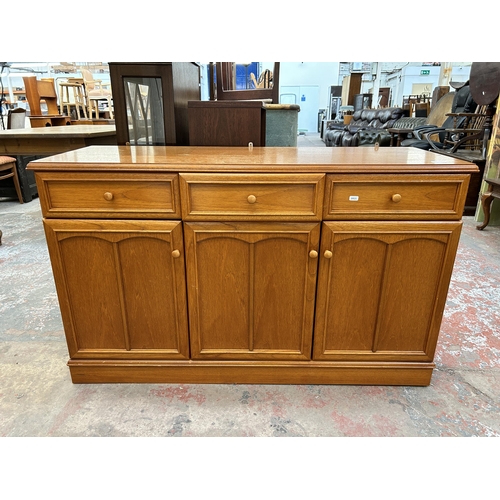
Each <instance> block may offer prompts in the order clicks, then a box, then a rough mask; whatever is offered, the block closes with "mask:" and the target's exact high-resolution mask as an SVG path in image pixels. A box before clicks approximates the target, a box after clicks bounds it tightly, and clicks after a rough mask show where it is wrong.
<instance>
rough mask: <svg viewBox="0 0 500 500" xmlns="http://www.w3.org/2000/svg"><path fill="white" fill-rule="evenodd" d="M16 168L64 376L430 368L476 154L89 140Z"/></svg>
mask: <svg viewBox="0 0 500 500" xmlns="http://www.w3.org/2000/svg"><path fill="white" fill-rule="evenodd" d="M29 168H30V169H32V170H33V171H34V172H35V175H36V181H37V186H38V192H39V196H40V203H41V208H42V214H43V224H44V227H45V232H46V238H47V243H48V249H49V253H50V259H51V263H52V268H53V273H54V279H55V284H56V288H57V293H58V297H59V304H60V309H61V314H62V320H63V324H64V330H65V334H66V339H67V344H68V350H69V357H70V359H69V362H68V365H69V368H70V372H71V377H72V380H73V382H74V383H104V382H112V383H117V382H147V383H259V384H288V383H293V384H376V385H379V384H380V385H382V384H383V385H419V386H424V385H428V384H429V383H430V380H431V376H432V371H433V368H434V363H433V358H434V352H435V349H436V343H437V340H438V334H439V330H440V325H441V320H442V315H443V311H444V307H445V302H446V296H447V292H448V287H449V283H450V278H451V274H452V270H453V264H454V260H455V255H456V250H457V245H458V242H459V237H460V231H461V225H462V222H461V218H462V212H463V208H464V202H465V197H466V193H467V187H468V183H469V177H470V175H471V174H472V173H474V172H477V167H476V166H475V165H473V164H471V163H467V162H464V161H461V160H456V159H453V158H449V157H446V156H444V155H438V154H434V153H430V152H426V151H421V150H419V149H416V148H380V149H378V150H376V149H375V148H246V147H241V148H239V147H236V148H235V147H232V148H228V147H227V148H226V147H188V146H182V147H166V146H91V147H88V148H82V149H79V150H75V151H70V152H67V153H63V154H60V155H57V156H52V157H49V158H44V159H41V160H37V161H34V162H32V163H30V165H29Z"/></svg>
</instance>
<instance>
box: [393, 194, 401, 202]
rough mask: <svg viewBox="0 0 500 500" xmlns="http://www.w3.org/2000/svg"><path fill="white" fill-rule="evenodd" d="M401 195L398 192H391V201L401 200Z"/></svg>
mask: <svg viewBox="0 0 500 500" xmlns="http://www.w3.org/2000/svg"><path fill="white" fill-rule="evenodd" d="M401 198H402V196H401V195H400V194H393V195H392V201H393V202H394V203H399V202H400V201H401Z"/></svg>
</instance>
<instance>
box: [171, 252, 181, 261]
mask: <svg viewBox="0 0 500 500" xmlns="http://www.w3.org/2000/svg"><path fill="white" fill-rule="evenodd" d="M180 256H181V252H180V251H179V250H174V251H173V252H172V257H173V258H174V259H178V258H179V257H180Z"/></svg>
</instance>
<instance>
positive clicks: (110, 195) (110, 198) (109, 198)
mask: <svg viewBox="0 0 500 500" xmlns="http://www.w3.org/2000/svg"><path fill="white" fill-rule="evenodd" d="M104 199H105V200H107V201H111V200H112V199H113V193H110V192H109V191H106V192H105V193H104Z"/></svg>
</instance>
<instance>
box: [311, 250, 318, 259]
mask: <svg viewBox="0 0 500 500" xmlns="http://www.w3.org/2000/svg"><path fill="white" fill-rule="evenodd" d="M309 257H311V259H316V258H318V252H316V250H311V251H310V252H309Z"/></svg>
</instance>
